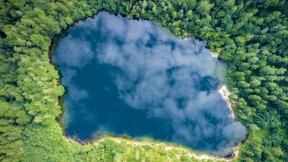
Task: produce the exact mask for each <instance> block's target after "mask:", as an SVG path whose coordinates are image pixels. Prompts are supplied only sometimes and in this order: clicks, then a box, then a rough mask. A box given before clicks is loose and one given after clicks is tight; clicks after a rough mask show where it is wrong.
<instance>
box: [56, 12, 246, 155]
mask: <svg viewBox="0 0 288 162" xmlns="http://www.w3.org/2000/svg"><path fill="white" fill-rule="evenodd" d="M53 62H54V63H55V64H56V65H57V66H58V67H59V69H60V71H61V73H62V75H63V78H62V84H63V85H64V86H65V87H66V88H67V92H66V94H65V100H64V105H65V108H66V111H65V114H64V117H63V122H64V124H65V127H66V131H67V133H68V135H70V136H76V137H78V138H80V139H82V140H91V139H97V138H99V137H101V136H102V135H103V134H113V135H123V134H127V135H129V136H131V137H134V138H137V137H144V136H148V137H151V138H153V139H155V140H162V141H169V142H174V143H176V144H181V145H185V146H188V147H191V148H194V149H196V150H201V151H206V152H213V153H216V152H227V151H229V150H231V146H233V145H235V144H236V143H238V142H240V141H241V140H242V139H243V138H244V136H245V133H246V129H245V128H244V127H243V126H242V125H241V124H240V123H239V122H234V121H233V120H231V119H230V118H229V114H228V112H229V111H228V108H227V106H226V104H225V102H224V101H223V100H222V99H221V96H220V94H219V93H218V89H219V88H220V87H221V86H222V85H223V83H224V82H225V78H224V73H225V68H224V65H223V64H221V63H220V62H219V61H218V60H217V59H216V58H212V57H211V56H210V51H209V50H207V49H206V48H205V44H204V43H201V42H199V41H197V40H194V39H187V40H181V39H178V38H176V37H174V36H172V35H171V34H169V33H165V32H163V31H162V30H161V29H160V28H159V27H158V26H157V25H155V24H153V23H152V22H149V21H144V20H140V21H136V20H127V19H125V18H123V17H121V16H114V15H110V14H108V13H106V12H101V13H100V14H98V16H96V17H95V18H93V19H91V18H89V19H87V20H85V21H83V22H79V23H78V24H77V25H76V26H75V27H72V28H71V29H70V30H69V35H68V36H67V37H66V38H64V39H62V40H61V41H60V42H59V46H58V47H57V49H56V50H55V51H54V54H53Z"/></svg>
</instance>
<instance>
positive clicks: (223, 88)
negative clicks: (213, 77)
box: [218, 85, 235, 120]
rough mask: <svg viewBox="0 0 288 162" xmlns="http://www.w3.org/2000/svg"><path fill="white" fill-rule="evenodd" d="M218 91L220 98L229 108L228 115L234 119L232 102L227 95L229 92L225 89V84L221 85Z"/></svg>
mask: <svg viewBox="0 0 288 162" xmlns="http://www.w3.org/2000/svg"><path fill="white" fill-rule="evenodd" d="M218 92H219V93H220V95H221V98H222V99H223V100H224V101H225V102H226V104H227V107H228V109H229V117H230V118H232V119H233V120H235V114H234V111H233V108H232V104H231V102H230V98H229V96H230V95H231V92H229V91H228V89H227V85H223V86H222V87H221V88H220V89H219V90H218Z"/></svg>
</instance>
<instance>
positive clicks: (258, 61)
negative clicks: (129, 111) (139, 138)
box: [0, 0, 288, 162]
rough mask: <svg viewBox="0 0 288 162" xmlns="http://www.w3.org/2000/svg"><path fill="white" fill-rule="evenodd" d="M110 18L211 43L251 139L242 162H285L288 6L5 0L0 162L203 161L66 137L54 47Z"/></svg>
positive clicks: (228, 0) (0, 24)
mask: <svg viewBox="0 0 288 162" xmlns="http://www.w3.org/2000/svg"><path fill="white" fill-rule="evenodd" d="M103 10H105V11H107V12H110V13H113V14H121V15H123V16H125V17H127V18H129V19H146V20H151V21H153V22H157V23H159V24H161V25H162V26H164V27H168V28H169V29H170V30H171V32H172V33H173V34H174V35H176V36H177V37H180V38H186V37H193V38H197V39H200V40H202V41H204V42H206V43H207V47H208V48H209V49H210V50H211V51H212V52H217V53H218V54H219V58H220V59H221V60H222V61H224V62H225V63H226V65H227V67H228V70H227V78H228V80H229V81H228V88H229V90H230V91H231V92H232V93H233V95H231V96H230V99H231V100H232V104H233V105H234V107H233V109H234V111H235V112H236V119H237V120H239V121H241V123H243V124H244V125H245V126H246V127H247V128H248V130H249V137H248V139H247V140H246V141H245V143H244V144H242V145H241V148H240V154H239V157H238V158H237V159H235V160H236V161H248V162H249V161H288V132H287V130H288V123H287V122H288V120H287V118H288V71H287V69H288V50H287V48H288V41H287V38H288V29H287V25H288V19H287V14H288V4H287V2H286V0H246V1H244V0H182V1H179V0H121V1H120V0H58V1H54V0H33V1H31V0H21V1H19V0H1V1H0V87H1V88H0V107H1V108H0V161H125V160H126V161H139V160H141V159H142V160H145V161H167V160H169V161H196V160H197V159H193V158H189V156H187V155H185V154H180V155H179V156H177V155H176V154H177V153H176V152H172V151H170V152H169V151H165V150H164V149H163V148H159V147H148V146H138V147H136V146H135V147H133V146H129V147H128V146H126V145H125V144H123V143H122V144H117V143H115V142H113V141H111V140H104V141H103V142H101V143H100V144H99V145H94V144H93V143H87V144H85V145H81V144H79V143H77V142H76V141H74V140H70V139H68V138H66V137H65V136H64V135H63V133H62V129H61V127H60V125H59V123H57V121H56V118H57V117H58V116H59V115H60V114H61V113H62V110H61V107H60V106H59V105H58V98H59V97H61V96H62V95H63V94H64V88H63V87H62V86H61V85H60V84H59V74H58V71H57V70H56V69H55V67H54V66H53V65H52V64H51V62H50V60H49V55H48V53H49V50H50V46H51V44H52V40H54V38H55V37H57V35H59V34H61V32H63V31H64V30H65V29H67V28H68V27H69V26H73V25H74V24H75V23H76V22H77V21H79V20H83V19H85V18H87V17H91V16H94V15H96V14H97V13H98V12H100V11H103ZM177 157H180V159H179V158H177Z"/></svg>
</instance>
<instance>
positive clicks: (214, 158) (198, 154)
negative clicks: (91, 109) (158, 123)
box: [93, 136, 234, 162]
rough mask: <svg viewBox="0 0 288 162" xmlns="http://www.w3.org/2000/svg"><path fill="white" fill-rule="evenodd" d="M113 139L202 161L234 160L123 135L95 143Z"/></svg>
mask: <svg viewBox="0 0 288 162" xmlns="http://www.w3.org/2000/svg"><path fill="white" fill-rule="evenodd" d="M107 139H108V140H112V141H114V142H116V143H122V142H124V143H125V144H127V145H131V146H133V147H137V146H150V147H163V150H164V151H170V150H177V151H180V152H183V153H185V154H186V155H188V156H189V157H190V158H195V159H197V160H200V161H203V160H204V161H226V162H229V161H232V159H234V158H232V159H231V158H225V157H217V156H213V155H210V154H205V153H201V152H197V151H195V150H190V149H189V148H186V147H183V146H175V145H173V144H167V143H165V142H164V143H162V142H157V141H156V142H155V141H137V140H134V139H125V138H122V137H113V136H107V137H104V138H101V139H100V140H98V141H97V142H94V143H93V144H94V145H98V144H99V143H100V142H103V141H105V140H107Z"/></svg>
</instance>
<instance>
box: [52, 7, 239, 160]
mask: <svg viewBox="0 0 288 162" xmlns="http://www.w3.org/2000/svg"><path fill="white" fill-rule="evenodd" d="M101 11H106V10H100V11H99V12H101ZM99 12H97V13H96V14H93V15H92V16H88V17H85V18H82V19H80V20H77V21H75V22H74V23H72V24H70V25H68V26H67V27H66V28H65V29H62V30H61V32H60V33H58V34H56V35H54V36H53V39H52V41H51V44H50V46H49V50H48V57H49V62H50V64H51V65H53V66H54V68H55V69H56V70H57V71H58V68H57V66H56V65H55V64H54V63H53V61H52V51H53V49H54V48H56V47H57V45H58V42H59V40H60V39H61V38H63V37H65V36H66V35H67V31H68V30H69V29H70V28H71V27H73V26H74V25H76V24H77V23H78V22H81V21H85V20H86V19H88V18H93V17H94V16H96V15H97V14H98V13H99ZM106 12H108V11H106ZM109 13H110V12H109ZM111 14H114V15H115V16H117V15H118V14H115V13H111ZM119 15H121V16H123V17H126V18H127V15H122V14H119ZM128 19H133V20H147V21H151V20H148V19H138V18H135V17H131V18H128ZM152 22H154V21H152ZM154 23H155V22H154ZM167 28H168V27H167ZM168 29H169V28H168ZM169 31H170V29H169ZM175 37H177V36H175ZM178 38H179V37H178ZM180 39H181V38H180ZM190 39H193V38H192V37H187V38H182V40H190ZM210 53H211V56H212V57H214V58H218V54H217V53H213V52H210ZM59 72H60V71H58V75H59V78H58V79H57V83H56V84H57V85H62V83H61V78H62V77H63V76H62V74H61V73H59ZM224 86H226V85H224ZM224 86H223V87H224ZM223 87H222V88H223ZM64 88H65V87H64ZM222 88H221V89H220V90H221V91H220V90H219V91H218V92H219V93H220V94H221V97H222V98H223V100H225V101H226V99H228V102H227V101H226V103H227V105H228V108H229V110H230V112H232V114H233V115H232V117H233V119H234V118H235V117H234V112H233V110H232V105H231V103H230V102H229V95H230V94H231V93H230V92H229V91H228V90H227V87H226V88H225V89H224V91H223V89H222ZM225 90H226V91H225ZM66 92H67V91H66V88H65V92H64V94H63V95H62V96H59V98H58V101H57V102H56V104H58V105H60V106H61V114H60V115H59V116H57V117H56V122H57V123H58V124H59V125H60V127H61V129H62V134H63V136H64V137H65V138H66V141H70V140H71V141H74V142H77V143H79V144H80V145H82V146H83V145H86V144H88V143H89V144H93V145H97V144H98V143H99V142H102V141H104V140H105V139H111V140H113V141H115V142H117V143H121V142H126V143H127V144H129V145H133V146H143V145H144V146H145V145H146V146H151V147H153V146H163V147H164V151H169V150H172V149H175V150H178V151H183V152H185V153H187V154H188V155H189V156H190V157H194V158H196V159H197V160H206V161H207V160H212V161H218V160H221V161H231V160H233V159H235V158H237V157H235V156H232V157H217V156H215V155H212V154H209V153H204V152H203V153H201V152H198V151H196V150H190V149H191V148H189V147H182V146H174V145H173V144H172V145H171V144H167V143H165V141H162V142H160V141H154V140H153V141H151V142H149V141H135V139H134V138H132V139H126V138H124V137H121V136H120V137H111V136H109V135H107V136H102V137H100V138H98V139H93V140H88V141H82V140H81V139H79V138H77V137H73V136H69V135H68V134H67V132H66V129H65V126H64V124H63V122H62V120H61V119H62V118H63V115H64V112H65V108H64V106H63V100H64V95H65V93H66ZM227 92H229V94H228V95H227V94H226V93H227ZM61 101H62V103H61ZM229 104H230V106H229ZM229 116H230V115H229ZM234 148H235V146H234V147H233V152H234Z"/></svg>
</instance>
